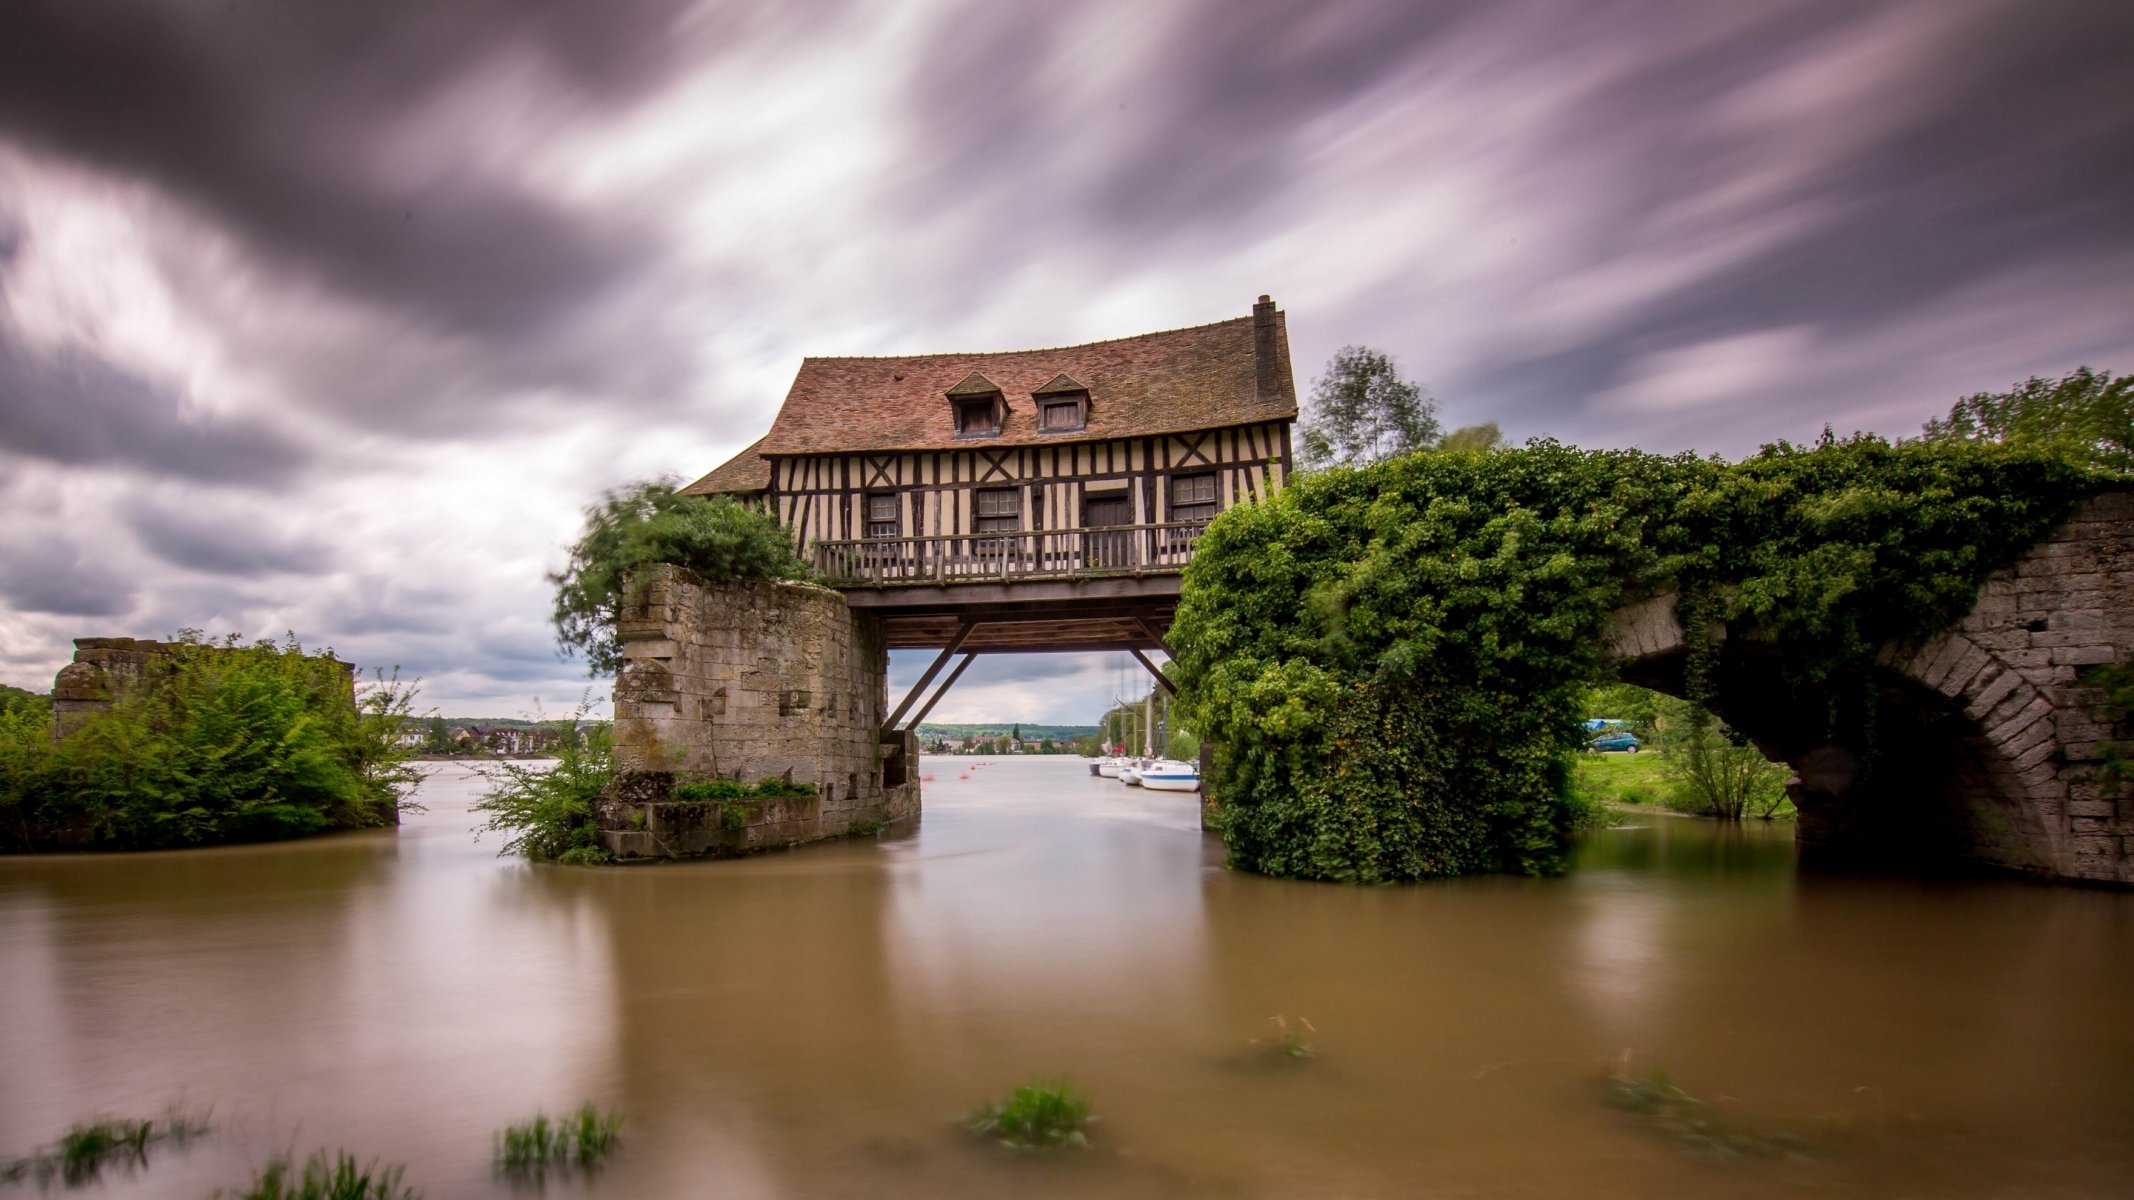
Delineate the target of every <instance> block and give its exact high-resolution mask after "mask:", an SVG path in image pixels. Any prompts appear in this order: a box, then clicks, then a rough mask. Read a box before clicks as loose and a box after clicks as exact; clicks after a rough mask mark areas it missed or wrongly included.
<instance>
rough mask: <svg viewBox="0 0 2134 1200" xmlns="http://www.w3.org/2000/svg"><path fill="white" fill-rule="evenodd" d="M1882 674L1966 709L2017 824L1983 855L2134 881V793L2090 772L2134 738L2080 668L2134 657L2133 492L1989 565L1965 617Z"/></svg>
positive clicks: (1899, 649)
mask: <svg viewBox="0 0 2134 1200" xmlns="http://www.w3.org/2000/svg"><path fill="white" fill-rule="evenodd" d="M1879 661H1881V662H1882V663H1883V664H1884V665H1885V666H1887V667H1889V668H1890V669H1891V670H1894V671H1896V672H1898V673H1899V674H1901V675H1904V676H1906V677H1908V678H1910V679H1913V680H1915V681H1917V682H1918V683H1920V684H1922V685H1924V686H1926V687H1929V688H1932V689H1934V690H1935V691H1937V692H1939V693H1940V694H1941V695H1943V696H1945V697H1948V698H1949V699H1950V700H1951V701H1954V702H1957V703H1960V704H1962V706H1963V711H1964V714H1965V715H1966V716H1967V717H1969V718H1970V719H1971V720H1973V721H1975V722H1976V723H1977V729H1978V737H1977V740H1978V741H1979V742H1980V743H1981V744H1982V747H1983V749H1985V750H1986V751H1987V753H1986V755H1985V762H1986V764H1987V765H1986V773H1987V775H1988V776H1989V779H1990V784H1991V788H1992V791H1993V792H1994V793H1996V794H1997V797H1998V798H1999V799H2000V800H2002V801H2003V802H2004V803H2011V802H2012V803H2013V804H2014V805H2016V806H2017V811H2018V814H2019V816H2020V817H2021V818H2022V820H2020V821H2018V822H2015V823H2012V824H2010V825H2009V826H2008V827H2007V828H2005V829H1999V828H1995V829H1989V830H1988V831H1987V832H1988V833H1998V834H1999V835H2000V840H2001V841H2003V842H2005V843H2006V844H2004V845H1998V846H1996V845H1994V844H1993V843H1992V840H1991V839H1989V841H1988V843H1987V844H1986V845H1984V846H1982V847H1981V850H1982V851H1983V853H1984V855H1985V856H1986V857H1987V858H1988V860H1989V861H1997V865H2005V866H2009V867H2013V868H2017V869H2024V870H2032V871H2040V872H2042V873H2046V874H2052V875H2057V876H2060V877H2062V878H2067V879H2080V880H2086V881H2092V882H2099V883H2118V884H2134V789H2130V788H2129V787H2128V786H2127V785H2125V784H2121V785H2120V786H2118V787H2116V788H2107V787H2106V786H2105V785H2104V784H2103V783H2102V782H2101V781H2100V779H2099V776H2098V770H2099V768H2100V767H2102V766H2103V759H2104V752H2105V748H2106V746H2107V745H2108V744H2111V743H2115V742H2116V743H2118V744H2120V745H2122V746H2125V745H2127V744H2128V743H2129V742H2134V729H2130V727H2129V724H2130V723H2129V722H2125V721H2121V722H2117V723H2114V722H2113V721H2112V720H2110V718H2109V714H2107V713H2106V712H2104V711H2103V710H2102V708H2101V705H2102V704H2103V702H2104V699H2105V696H2104V693H2103V692H2102V691H2101V690H2099V689H2097V688H2094V687H2090V686H2087V685H2085V683H2084V682H2083V679H2082V676H2083V673H2084V672H2085V670H2087V669H2088V668H2091V667H2095V666H2099V665H2104V664H2111V663H2117V664H2122V665H2124V664H2128V663H2134V492H2107V493H2105V494H2103V495H2100V496H2096V497H2093V498H2091V499H2090V500H2088V501H2085V502H2084V503H2083V505H2082V507H2081V508H2080V509H2078V510H2077V511H2076V513H2075V515H2074V516H2073V517H2072V518H2070V519H2069V520H2068V521H2066V522H2065V523H2063V524H2062V525H2061V526H2060V527H2059V528H2058V529H2056V530H2054V531H2053V533H2052V535H2051V536H2050V537H2048V538H2047V539H2046V540H2044V541H2043V542H2040V543H2039V544H2038V545H2036V546H2034V547H2032V548H2031V550H2030V552H2029V553H2028V554H2025V555H2024V556H2023V558H2022V559H2021V561H2019V562H2017V563H2016V564H2015V565H2014V566H2012V567H2009V568H2007V569H2005V570H2002V571H1998V572H1996V573H1995V574H1994V575H1993V576H1992V577H1991V578H1989V579H1988V580H1987V581H1986V583H1985V585H1984V586H1983V587H1981V588H1980V589H1979V598H1978V603H1977V604H1976V605H1975V606H1974V607H1973V608H1972V610H1971V612H1970V615H1968V616H1966V617H1965V618H1964V619H1963V620H1961V621H1959V622H1957V623H1956V625H1955V626H1954V627H1953V628H1951V629H1949V630H1948V631H1946V632H1945V633H1943V634H1942V635H1940V636H1939V637H1935V638H1931V639H1929V640H1928V641H1926V642H1925V643H1924V644H1922V645H1919V646H1916V647H1914V646H1890V647H1886V648H1885V649H1884V650H1883V653H1882V656H1881V659H1880V660H1879Z"/></svg>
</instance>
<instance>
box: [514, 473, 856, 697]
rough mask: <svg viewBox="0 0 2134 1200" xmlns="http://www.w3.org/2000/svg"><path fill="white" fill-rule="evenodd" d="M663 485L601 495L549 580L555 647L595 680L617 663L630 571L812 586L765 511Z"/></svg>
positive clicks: (807, 570)
mask: <svg viewBox="0 0 2134 1200" xmlns="http://www.w3.org/2000/svg"><path fill="white" fill-rule="evenodd" d="M675 486H676V481H675V480H672V479H649V480H645V481H642V482H639V483H633V484H629V485H626V486H624V487H620V488H617V489H615V490H614V491H611V492H608V493H607V494H606V495H605V496H603V497H602V498H601V502H600V503H599V504H596V505H594V506H592V507H591V508H588V509H586V510H585V530H584V532H583V533H581V534H580V535H579V537H578V541H577V542H576V543H575V544H574V545H572V546H571V556H570V562H569V564H568V565H567V566H565V567H564V569H563V570H562V571H560V572H558V573H556V574H554V575H551V576H549V577H548V578H549V582H550V583H552V584H554V585H555V587H556V608H555V624H556V642H557V644H558V645H559V646H560V647H561V648H562V650H563V652H564V653H565V654H573V653H583V654H584V655H585V661H586V666H587V668H588V669H589V670H590V671H591V672H592V673H593V674H595V675H605V674H612V673H614V671H615V669H616V668H617V667H619V666H620V665H621V664H622V645H621V643H620V642H618V641H616V639H615V618H616V613H617V612H618V611H620V609H621V608H622V604H623V601H624V598H625V597H624V595H623V586H624V583H625V581H626V580H627V579H628V577H629V574H630V572H631V571H633V570H636V569H637V568H639V567H644V566H650V565H651V564H653V563H672V564H674V565H675V566H679V567H687V568H689V569H690V570H692V571H695V572H696V573H697V574H699V575H702V576H704V577H705V578H707V579H812V578H814V577H815V571H814V568H812V567H810V566H809V565H808V564H807V563H806V562H804V561H802V560H801V558H800V557H799V556H798V555H796V554H794V553H793V539H792V535H791V534H789V533H787V532H786V531H785V530H784V529H781V528H779V526H778V522H777V521H775V520H773V519H772V518H771V517H770V516H769V515H768V514H766V513H763V512H760V511H758V510H756V509H754V508H750V507H749V506H747V505H745V504H741V503H739V502H737V501H735V500H733V499H731V498H730V497H726V496H718V497H713V498H710V499H707V498H705V497H702V496H684V495H682V494H681V493H679V492H677V491H676V490H675Z"/></svg>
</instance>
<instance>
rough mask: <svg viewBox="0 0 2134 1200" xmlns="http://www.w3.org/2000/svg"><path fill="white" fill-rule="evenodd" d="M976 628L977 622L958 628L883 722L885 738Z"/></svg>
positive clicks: (968, 622)
mask: <svg viewBox="0 0 2134 1200" xmlns="http://www.w3.org/2000/svg"><path fill="white" fill-rule="evenodd" d="M976 628H978V622H976V621H965V622H964V623H963V624H962V625H960V626H958V627H957V629H956V636H955V637H953V638H950V639H949V643H948V645H947V646H946V647H944V648H943V649H942V651H941V653H940V655H939V656H937V657H936V658H935V659H934V662H933V665H932V666H930V667H928V668H926V674H924V675H921V676H919V682H917V683H915V684H913V685H912V689H911V691H910V693H908V694H907V695H906V696H905V697H904V703H902V704H899V705H897V710H896V711H895V712H893V713H890V714H889V719H888V720H886V721H884V722H882V736H883V737H888V736H889V735H890V734H891V733H894V732H895V731H896V728H897V722H898V721H901V720H903V719H904V713H905V712H906V711H907V710H908V709H910V708H911V702H912V701H914V700H917V699H918V698H919V694H920V693H921V692H924V691H925V690H926V685H927V684H929V683H932V682H933V681H934V676H936V675H939V674H940V673H941V665H942V664H943V663H946V662H947V661H948V660H949V659H951V658H954V657H955V656H956V651H958V650H960V649H962V648H963V643H964V641H965V639H967V638H969V637H970V636H971V630H973V629H976Z"/></svg>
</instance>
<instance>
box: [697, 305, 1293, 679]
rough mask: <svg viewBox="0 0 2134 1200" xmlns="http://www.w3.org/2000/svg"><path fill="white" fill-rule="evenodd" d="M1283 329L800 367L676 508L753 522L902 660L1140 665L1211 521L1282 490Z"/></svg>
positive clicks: (1270, 321) (1289, 391) (1258, 322)
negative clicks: (879, 631) (710, 507)
mask: <svg viewBox="0 0 2134 1200" xmlns="http://www.w3.org/2000/svg"><path fill="white" fill-rule="evenodd" d="M1296 416H1297V398H1296V386H1295V383H1294V382H1293V380H1292V377H1291V372H1290V362H1289V336H1288V330H1287V328H1286V325H1285V322H1284V316H1283V313H1282V311H1281V310H1280V309H1278V308H1276V307H1275V305H1274V302H1273V301H1272V300H1270V299H1268V298H1267V297H1265V296H1262V297H1260V300H1259V303H1258V304H1256V305H1254V307H1253V310H1252V314H1251V315H1250V316H1245V317H1239V318H1236V319H1234V320H1229V321H1221V322H1217V323H1216V324H1213V325H1201V326H1196V327H1193V328H1190V329H1173V330H1167V331H1164V332H1161V333H1145V334H1141V335H1139V336H1136V337H1127V338H1119V339H1116V340H1113V341H1105V342H1090V343H1087V344H1085V345H1080V346H1061V347H1057V348H1054V349H1047V350H1013V351H1006V352H995V353H971V354H925V355H915V356H910V357H899V358H810V359H807V360H806V361H805V362H803V363H802V364H801V367H800V373H799V375H798V376H796V377H795V378H794V380H793V386H792V389H791V390H790V391H789V392H787V394H786V398H785V403H784V405H783V407H781V408H780V409H779V411H778V415H777V417H776V419H775V420H773V422H772V423H771V428H770V432H768V433H766V434H765V435H764V436H763V437H762V438H761V439H760V440H758V441H757V442H756V443H755V444H754V445H751V446H750V447H748V448H747V449H746V450H743V451H742V452H741V453H740V454H738V455H736V456H735V457H734V458H733V459H732V460H730V461H728V462H727V463H725V464H724V465H722V466H720V467H719V468H718V469H716V470H714V471H712V472H711V473H710V474H708V475H706V476H704V477H703V478H702V479H699V480H697V481H696V482H695V483H693V484H690V485H689V486H688V487H687V488H686V489H684V490H685V491H687V492H690V493H694V494H698V495H727V496H733V497H736V498H739V499H741V500H744V501H745V502H748V503H752V504H757V505H760V506H762V507H763V508H764V509H765V510H767V511H768V512H770V513H772V514H773V515H775V516H776V517H777V519H778V521H779V523H780V524H782V525H784V526H785V527H786V528H787V529H789V530H791V531H792V534H793V541H794V547H795V549H796V550H798V551H800V552H801V553H802V554H804V555H807V556H810V557H812V559H813V561H814V562H815V564H816V566H817V567H818V568H819V569H820V570H821V571H822V573H823V575H824V577H825V578H826V579H828V580H829V581H830V583H831V584H833V585H834V586H836V587H838V588H839V589H840V590H842V591H843V592H844V593H845V595H846V598H847V600H848V601H850V602H851V604H852V605H853V606H854V607H855V608H864V609H870V610H873V611H875V612H876V613H877V614H878V615H880V616H881V617H882V618H883V619H884V620H885V622H886V626H887V629H888V632H889V644H890V645H891V646H892V647H915V646H939V647H949V646H951V645H952V644H953V645H956V646H966V648H968V649H970V650H972V651H977V650H1007V649H1048V648H1059V649H1067V648H1077V649H1099V648H1121V649H1136V648H1138V649H1152V648H1156V647H1159V646H1160V645H1161V634H1162V632H1163V630H1164V629H1165V627H1167V625H1168V623H1169V614H1170V609H1171V607H1172V606H1173V605H1174V604H1175V600H1176V597H1177V594H1178V575H1179V572H1180V571H1182V570H1183V569H1184V566H1185V564H1186V562H1187V561H1188V560H1189V559H1190V558H1191V557H1192V554H1193V549H1194V546H1195V544H1196V543H1197V541H1198V540H1199V537H1200V533H1201V531H1202V530H1203V529H1205V528H1206V527H1207V524H1208V522H1209V521H1210V520H1212V519H1213V518H1214V517H1215V515H1216V514H1217V513H1220V512H1221V511H1223V510H1224V509H1226V508H1229V507H1230V506H1232V505H1235V504H1249V503H1253V502H1255V501H1258V500H1263V499H1265V498H1267V497H1269V496H1272V495H1273V494H1274V493H1275V492H1276V491H1278V490H1279V489H1280V488H1281V487H1282V485H1283V483H1284V481H1285V480H1286V479H1287V478H1288V475H1289V470H1290V432H1291V425H1292V423H1293V422H1294V421H1295V419H1296Z"/></svg>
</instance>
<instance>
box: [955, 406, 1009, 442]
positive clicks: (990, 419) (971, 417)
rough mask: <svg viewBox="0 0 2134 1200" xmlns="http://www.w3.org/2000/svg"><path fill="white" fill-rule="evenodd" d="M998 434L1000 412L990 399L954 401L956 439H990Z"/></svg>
mask: <svg viewBox="0 0 2134 1200" xmlns="http://www.w3.org/2000/svg"><path fill="white" fill-rule="evenodd" d="M999 432H1000V410H999V409H998V408H997V407H995V401H994V400H993V398H992V397H990V396H988V397H986V398H984V399H982V400H958V401H956V436H957V437H992V436H993V435H994V434H997V433H999Z"/></svg>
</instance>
